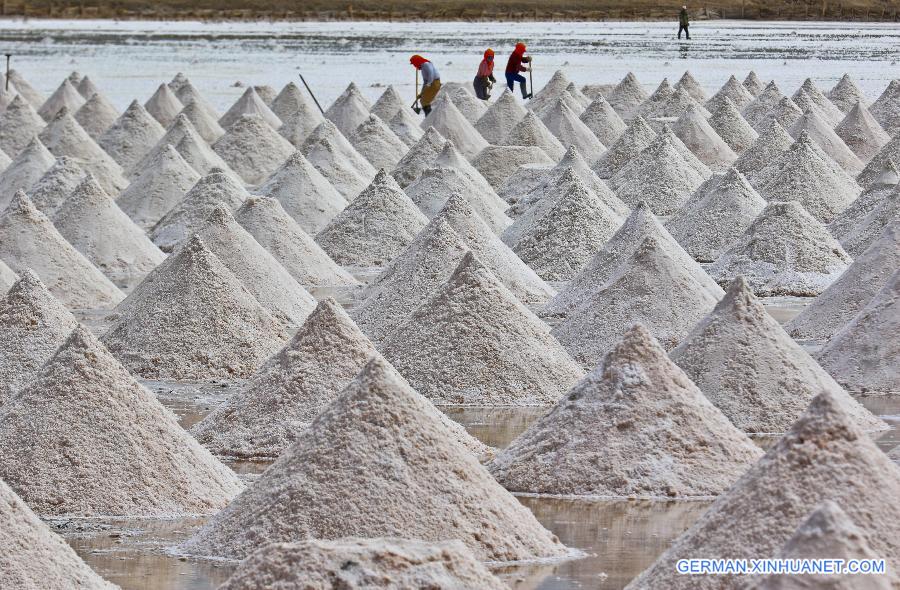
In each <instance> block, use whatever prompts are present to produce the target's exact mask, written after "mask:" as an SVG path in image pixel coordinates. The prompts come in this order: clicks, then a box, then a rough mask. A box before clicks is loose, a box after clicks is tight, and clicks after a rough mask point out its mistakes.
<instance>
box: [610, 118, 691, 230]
mask: <svg viewBox="0 0 900 590" xmlns="http://www.w3.org/2000/svg"><path fill="white" fill-rule="evenodd" d="M704 180H705V177H704V176H701V175H700V174H698V173H697V172H696V171H695V170H694V169H693V168H691V166H689V165H688V163H687V162H686V161H685V160H684V158H683V157H682V156H681V154H680V153H679V152H678V150H677V149H676V148H675V145H674V144H673V142H672V141H671V139H670V138H669V137H668V136H666V135H665V134H662V135H660V136H659V137H657V138H656V139H654V140H653V143H652V144H650V146H648V147H647V149H645V150H644V151H642V152H641V153H640V154H638V156H637V157H636V158H634V159H633V160H631V161H630V162H629V163H628V164H626V165H625V166H623V167H622V168H621V169H620V170H619V171H618V172H617V173H616V175H615V176H613V178H612V179H611V180H610V184H611V185H612V186H613V188H614V189H615V191H616V196H617V197H619V199H621V200H622V202H624V203H625V204H626V205H628V206H629V207H634V206H636V205H637V204H638V203H639V202H641V201H644V202H646V203H647V204H648V205H649V206H650V208H651V209H652V210H653V212H654V213H655V214H656V215H672V214H674V213H676V212H677V211H678V210H679V209H680V208H681V206H682V205H684V203H685V202H686V201H687V200H688V199H689V198H690V196H691V193H693V192H694V190H696V189H697V187H699V186H700V184H701V183H702V182H703V181H704Z"/></svg>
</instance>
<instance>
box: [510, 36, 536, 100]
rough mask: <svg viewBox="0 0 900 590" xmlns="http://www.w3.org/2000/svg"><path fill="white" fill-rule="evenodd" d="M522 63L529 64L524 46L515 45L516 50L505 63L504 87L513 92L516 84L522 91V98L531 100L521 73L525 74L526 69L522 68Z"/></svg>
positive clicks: (529, 60)
mask: <svg viewBox="0 0 900 590" xmlns="http://www.w3.org/2000/svg"><path fill="white" fill-rule="evenodd" d="M523 63H531V58H530V57H528V56H526V55H525V44H524V43H516V48H515V49H513V52H512V55H510V56H509V61H508V62H506V85H507V86H508V87H509V89H510V90H513V88H514V86H515V83H516V82H518V83H519V87H520V88H521V89H522V98H531V94H529V93H528V84H527V82H526V81H525V76H523V75H522V72H527V71H528V68H526V67H525V66H523V65H522V64H523Z"/></svg>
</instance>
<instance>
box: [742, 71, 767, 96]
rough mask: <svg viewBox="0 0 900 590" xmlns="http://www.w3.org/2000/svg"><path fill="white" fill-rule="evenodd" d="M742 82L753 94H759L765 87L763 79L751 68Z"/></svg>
mask: <svg viewBox="0 0 900 590" xmlns="http://www.w3.org/2000/svg"><path fill="white" fill-rule="evenodd" d="M742 84H743V86H744V88H746V89H747V91H748V92H750V94H752V95H753V96H758V95H759V93H760V92H762V91H763V88H765V85H764V84H763V82H762V80H760V79H759V76H757V75H756V72H754V71H753V70H750V73H749V74H747V77H746V78H744V81H743V82H742Z"/></svg>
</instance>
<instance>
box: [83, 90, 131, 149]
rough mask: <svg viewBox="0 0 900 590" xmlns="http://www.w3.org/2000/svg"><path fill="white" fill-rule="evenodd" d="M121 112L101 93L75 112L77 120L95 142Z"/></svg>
mask: <svg viewBox="0 0 900 590" xmlns="http://www.w3.org/2000/svg"><path fill="white" fill-rule="evenodd" d="M119 114H120V113H119V111H118V110H116V107H114V106H113V105H112V103H111V102H109V100H107V99H106V97H104V96H103V95H102V94H100V93H99V92H98V93H97V94H94V95H93V96H91V97H90V98H89V99H88V101H87V102H86V103H84V104H83V105H82V106H81V108H80V109H78V110H77V111H75V115H74V116H75V120H76V121H78V124H79V125H81V126H82V128H83V129H84V130H85V131H87V134H88V135H90V136H91V137H92V138H93V139H94V140H95V141H97V140H99V139H100V136H101V135H103V132H104V131H106V130H107V129H109V128H110V126H111V125H112V124H113V123H115V122H116V119H118V118H119Z"/></svg>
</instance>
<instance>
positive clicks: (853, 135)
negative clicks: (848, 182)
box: [834, 103, 891, 173]
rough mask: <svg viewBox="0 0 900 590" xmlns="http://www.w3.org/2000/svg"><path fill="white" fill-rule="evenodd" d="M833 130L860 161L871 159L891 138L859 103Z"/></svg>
mask: <svg viewBox="0 0 900 590" xmlns="http://www.w3.org/2000/svg"><path fill="white" fill-rule="evenodd" d="M834 131H835V133H836V134H837V135H838V137H840V138H841V139H842V140H843V141H844V143H845V144H846V145H847V146H848V147H849V148H850V149H851V150H853V153H854V154H856V155H857V157H859V159H860V160H861V161H862V162H868V161H869V160H871V159H872V158H873V157H874V156H875V154H877V153H878V151H879V150H881V148H883V147H884V146H885V145H887V143H888V142H889V141H890V140H891V136H890V135H888V134H887V131H885V130H884V129H882V128H881V125H879V124H878V121H876V120H875V117H873V116H872V113H870V112H869V110H868V109H867V108H866V107H864V106H863V105H862V104H861V103H856V105H855V106H854V107H853V108H852V109H850V112H849V113H847V116H846V117H844V120H843V121H841V122H840V124H839V125H838V126H837V127H835V128H834ZM859 172H862V170H858V171H857V173H859Z"/></svg>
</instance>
